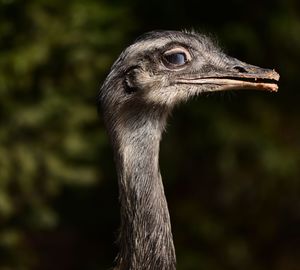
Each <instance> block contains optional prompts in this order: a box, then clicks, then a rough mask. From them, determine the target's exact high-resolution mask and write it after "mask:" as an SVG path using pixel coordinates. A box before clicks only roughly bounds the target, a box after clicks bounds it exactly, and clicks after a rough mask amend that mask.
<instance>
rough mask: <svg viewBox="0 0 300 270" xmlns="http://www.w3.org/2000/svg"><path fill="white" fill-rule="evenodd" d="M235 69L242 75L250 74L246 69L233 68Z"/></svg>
mask: <svg viewBox="0 0 300 270" xmlns="http://www.w3.org/2000/svg"><path fill="white" fill-rule="evenodd" d="M233 69H235V70H236V71H238V72H240V73H247V72H248V71H247V70H246V69H245V68H243V67H240V66H235V67H233Z"/></svg>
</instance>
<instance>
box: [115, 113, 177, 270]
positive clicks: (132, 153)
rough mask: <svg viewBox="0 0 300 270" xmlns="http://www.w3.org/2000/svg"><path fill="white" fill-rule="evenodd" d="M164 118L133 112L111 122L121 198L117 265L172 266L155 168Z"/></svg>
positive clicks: (132, 268) (128, 268) (124, 269)
mask: <svg viewBox="0 0 300 270" xmlns="http://www.w3.org/2000/svg"><path fill="white" fill-rule="evenodd" d="M163 118H165V117H163ZM164 121H165V119H162V117H160V119H159V120H157V117H153V114H151V115H147V114H145V115H133V114H131V115H130V117H129V118H127V119H124V121H122V123H125V124H123V125H119V126H118V127H115V130H114V135H113V142H114V146H115V155H116V162H117V168H118V173H119V175H118V177H119V192H120V203H121V230H120V236H119V244H120V253H119V255H118V258H117V264H118V266H117V269H120V270H156V269H160V270H175V268H176V267H175V263H176V259H175V250H174V245H173V239H172V233H171V224H170V217H169V212H168V207H167V202H166V198H165V194H164V188H163V184H162V180H161V175H160V172H159V164H158V158H159V142H160V138H161V133H162V129H163V127H162V126H163V124H164V123H163V124H162V122H164Z"/></svg>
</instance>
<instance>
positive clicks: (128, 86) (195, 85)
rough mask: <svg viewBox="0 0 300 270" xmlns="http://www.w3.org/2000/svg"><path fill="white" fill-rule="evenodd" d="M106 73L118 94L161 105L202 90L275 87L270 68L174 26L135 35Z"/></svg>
mask: <svg viewBox="0 0 300 270" xmlns="http://www.w3.org/2000/svg"><path fill="white" fill-rule="evenodd" d="M111 73H112V74H110V75H109V77H108V80H110V84H112V83H116V82H118V83H119V86H121V85H120V83H121V84H122V87H117V88H121V89H122V91H123V93H119V94H120V95H121V96H122V98H123V99H124V100H129V101H137V100H138V101H139V102H140V103H143V104H145V105H146V104H151V105H155V104H157V105H165V106H167V107H172V106H173V105H174V104H177V103H179V102H181V101H184V100H187V99H188V98H189V97H191V96H195V95H198V94H201V93H204V92H214V91H225V90H232V89H257V90H267V91H277V89H278V86H277V82H278V80H279V74H278V73H276V72H275V71H274V70H269V69H263V68H260V67H256V66H253V65H249V64H247V63H244V62H241V61H239V60H238V59H235V58H232V57H229V56H227V55H226V54H224V53H223V52H222V51H221V50H220V49H219V48H218V47H217V46H216V45H215V44H214V43H213V42H212V41H211V40H210V39H209V38H207V37H206V36H203V35H199V34H196V33H188V32H178V31H161V32H150V33H147V34H145V35H144V36H142V37H140V38H139V39H138V40H137V41H136V42H135V43H134V44H133V45H131V46H129V47H128V48H127V49H126V50H125V51H124V52H123V53H122V54H121V56H120V57H119V59H118V60H117V61H116V62H115V64H114V65H113V67H112V71H111ZM114 75H115V76H114ZM112 79H114V80H115V82H112V81H111V80H112ZM104 85H105V84H104ZM104 88H105V87H104ZM114 89H116V87H115V88H114ZM111 91H112V90H111Z"/></svg>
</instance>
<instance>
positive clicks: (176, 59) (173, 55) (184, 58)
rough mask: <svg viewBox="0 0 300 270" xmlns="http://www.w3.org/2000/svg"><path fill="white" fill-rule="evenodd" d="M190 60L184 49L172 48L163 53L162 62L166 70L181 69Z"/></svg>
mask: <svg viewBox="0 0 300 270" xmlns="http://www.w3.org/2000/svg"><path fill="white" fill-rule="evenodd" d="M190 59H191V57H190V54H189V52H188V51H187V50H186V49H183V48H182V49H181V48H174V49H171V50H169V51H167V52H165V53H164V56H163V62H164V64H165V65H166V66H167V67H168V68H176V67H181V66H183V65H184V64H186V63H187V62H188V61H189V60H190Z"/></svg>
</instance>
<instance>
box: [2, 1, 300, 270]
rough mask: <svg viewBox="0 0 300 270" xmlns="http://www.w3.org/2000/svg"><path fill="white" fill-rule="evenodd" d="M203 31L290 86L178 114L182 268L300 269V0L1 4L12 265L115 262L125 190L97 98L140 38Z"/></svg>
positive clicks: (170, 147) (165, 170) (174, 184)
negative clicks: (154, 32)
mask: <svg viewBox="0 0 300 270" xmlns="http://www.w3.org/2000/svg"><path fill="white" fill-rule="evenodd" d="M192 28H193V29H195V30H197V31H200V32H203V33H211V35H212V36H213V37H216V38H217V39H218V40H219V44H220V46H221V47H222V48H223V49H224V51H225V52H226V53H228V54H230V55H232V56H234V57H237V58H239V59H240V60H244V61H246V62H248V63H251V64H255V65H258V66H262V67H268V68H275V69H276V70H277V71H279V73H280V75H281V80H280V87H279V92H278V93H276V94H271V93H263V92H251V91H241V92H234V93H223V94H220V93H218V94H213V95H209V96H204V97H200V98H198V99H197V100H194V101H191V102H189V103H188V104H185V105H183V106H181V107H180V108H177V109H176V111H175V112H174V114H173V116H172V118H171V119H170V121H169V125H168V132H167V133H166V134H165V136H164V139H163V142H162V149H161V171H162V175H163V179H164V184H165V188H166V195H167V198H168V203H169V208H170V212H171V219H172V226H173V234H174V238H175V246H176V251H177V256H178V269H182V270H198V269H206V270H235V269H243V270H248V269H249V270H250V269H251V270H253V269H255V270H262V269H272V270H299V269H300V114H299V113H300V106H299V104H300V74H299V72H300V2H299V1H297V0H274V1H258V0H252V1H240V0H228V1H220V2H216V1H191V0H185V1H180V0H175V1H174V0H173V1H170V0H168V1H161V0H159V1H158V0H154V1H138V0H126V1H118V0H110V1H108V0H107V1H104V0H102V1H99V0H97V1H96V0H85V1H83V0H82V1H80V0H74V1H59V0H0V270H29V269H30V270H31V269H33V270H35V269H37V270H39V269H41V270H50V269H51V270H52V269H57V270H58V269H64V270H71V269H85V270H94V269H109V268H110V267H111V266H112V261H113V260H114V257H115V255H116V253H117V247H116V245H115V239H116V235H117V231H118V225H119V205H118V189H117V179H116V172H115V168H114V163H113V157H112V150H111V147H110V145H109V141H108V138H107V135H106V133H105V130H104V127H103V122H102V120H101V115H100V117H98V115H97V111H96V104H95V103H96V102H95V97H96V94H97V91H98V89H99V87H100V85H101V82H102V81H103V80H104V78H105V76H106V75H107V73H108V71H109V68H110V66H111V64H112V63H113V61H114V60H115V59H116V58H117V56H118V55H119V53H120V52H121V51H122V49H124V48H125V47H126V46H127V45H129V44H130V43H131V42H132V41H133V40H134V39H135V38H136V37H137V36H138V35H140V34H142V33H144V32H146V31H149V30H153V29H174V30H176V29H177V30H180V29H192Z"/></svg>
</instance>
